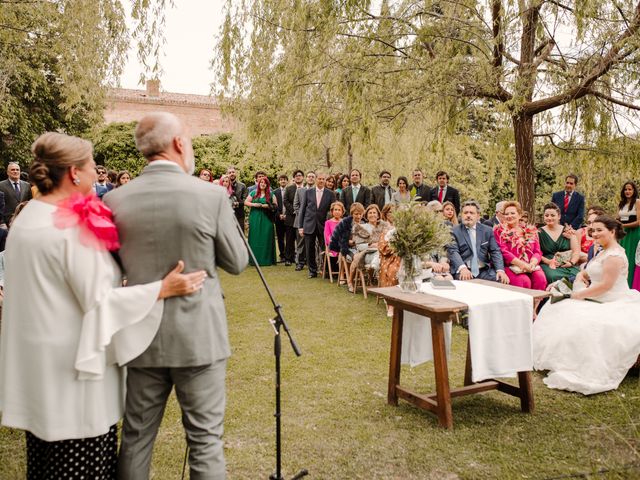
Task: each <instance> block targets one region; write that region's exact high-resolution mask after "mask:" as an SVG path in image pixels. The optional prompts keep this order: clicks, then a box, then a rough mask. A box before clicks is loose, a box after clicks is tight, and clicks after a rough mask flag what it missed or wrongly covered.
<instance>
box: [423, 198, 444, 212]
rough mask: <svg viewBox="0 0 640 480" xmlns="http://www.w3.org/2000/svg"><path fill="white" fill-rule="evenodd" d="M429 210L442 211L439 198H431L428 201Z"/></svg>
mask: <svg viewBox="0 0 640 480" xmlns="http://www.w3.org/2000/svg"><path fill="white" fill-rule="evenodd" d="M427 210H429V211H430V212H436V211H438V210H439V211H442V204H441V203H440V202H439V201H438V200H431V201H430V202H429V203H427Z"/></svg>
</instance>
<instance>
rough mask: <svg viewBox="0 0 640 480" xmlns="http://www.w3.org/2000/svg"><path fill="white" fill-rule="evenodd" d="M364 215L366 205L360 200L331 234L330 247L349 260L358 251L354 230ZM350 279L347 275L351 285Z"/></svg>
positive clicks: (352, 206)
mask: <svg viewBox="0 0 640 480" xmlns="http://www.w3.org/2000/svg"><path fill="white" fill-rule="evenodd" d="M363 215H364V207H363V206H362V204H361V203H358V202H356V203H354V204H352V205H351V208H350V209H349V216H348V217H346V218H343V219H342V221H341V222H340V223H339V224H338V226H337V227H336V228H335V229H334V230H333V234H332V235H331V241H330V242H329V249H330V250H333V251H334V252H338V253H341V254H342V256H343V257H345V259H346V260H347V261H348V262H351V260H353V255H354V254H355V253H356V252H357V250H356V241H357V240H358V239H357V238H355V237H354V236H353V234H352V232H353V229H354V226H356V225H360V222H361V221H362V217H363ZM364 241H366V240H364ZM364 241H363V242H362V243H364ZM349 281H350V280H349V275H347V284H348V285H349V286H350V283H349Z"/></svg>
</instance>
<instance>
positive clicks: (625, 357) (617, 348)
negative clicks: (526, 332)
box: [533, 215, 640, 395]
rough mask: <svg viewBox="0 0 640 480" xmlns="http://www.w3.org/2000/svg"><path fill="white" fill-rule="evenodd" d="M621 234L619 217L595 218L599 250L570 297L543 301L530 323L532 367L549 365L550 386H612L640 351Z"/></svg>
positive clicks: (639, 306) (635, 300)
mask: <svg viewBox="0 0 640 480" xmlns="http://www.w3.org/2000/svg"><path fill="white" fill-rule="evenodd" d="M621 236H624V233H623V231H622V228H621V226H620V223H619V222H617V221H616V220H614V219H613V218H611V217H609V216H606V215H603V216H599V217H598V218H596V219H595V221H594V223H593V238H594V239H595V240H596V242H598V243H599V244H600V245H601V246H602V251H601V252H600V253H599V254H598V255H597V256H596V257H595V258H594V259H592V260H591V261H590V262H589V264H588V265H587V267H586V269H585V270H584V271H582V272H580V273H579V274H578V276H577V277H576V280H575V282H574V289H573V293H572V294H571V299H567V300H564V301H561V302H558V303H555V304H553V305H551V304H547V305H545V306H544V307H543V308H542V310H541V312H540V314H539V315H538V318H537V320H536V321H535V323H534V324H533V359H534V367H535V369H536V370H549V375H548V376H547V378H545V379H544V383H545V384H546V385H547V386H548V387H549V388H557V389H561V390H570V391H573V392H580V393H583V394H584V395H591V394H594V393H599V392H605V391H607V390H613V389H616V388H618V385H620V382H622V380H623V379H624V377H625V375H626V374H627V372H628V370H629V368H630V367H631V366H633V364H634V363H635V361H636V360H637V358H638V355H639V354H640V292H637V291H635V290H631V289H629V287H628V284H627V271H628V268H629V265H628V261H627V257H626V254H625V251H624V249H623V248H622V247H621V246H620V245H619V244H618V242H617V240H618V239H619V238H621ZM585 299H592V300H596V301H597V302H601V303H596V302H590V301H585Z"/></svg>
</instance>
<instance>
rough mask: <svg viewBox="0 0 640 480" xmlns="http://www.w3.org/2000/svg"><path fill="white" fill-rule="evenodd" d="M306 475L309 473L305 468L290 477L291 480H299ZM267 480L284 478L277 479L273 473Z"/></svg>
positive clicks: (278, 479) (282, 479)
mask: <svg viewBox="0 0 640 480" xmlns="http://www.w3.org/2000/svg"><path fill="white" fill-rule="evenodd" d="M307 475H309V472H308V471H307V469H306V468H305V469H303V470H300V471H299V472H298V473H297V474H296V475H294V476H293V477H291V480H299V479H300V478H302V477H306V476H307ZM269 480H284V477H282V476H281V477H280V478H278V476H277V475H276V474H275V473H272V474H271V475H269Z"/></svg>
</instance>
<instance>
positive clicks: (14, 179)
mask: <svg viewBox="0 0 640 480" xmlns="http://www.w3.org/2000/svg"><path fill="white" fill-rule="evenodd" d="M7 175H8V177H9V178H7V179H6V180H3V181H1V182H0V192H2V193H3V194H4V208H3V210H2V221H3V223H5V224H6V225H8V224H9V220H11V216H12V215H13V212H15V210H16V207H17V206H18V204H20V203H22V202H26V201H27V200H31V185H29V183H28V182H25V181H24V180H20V165H18V164H17V163H16V162H9V164H8V165H7Z"/></svg>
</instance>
